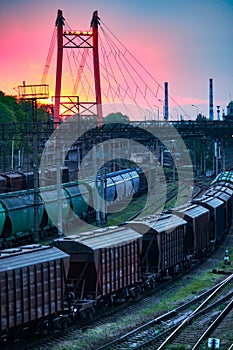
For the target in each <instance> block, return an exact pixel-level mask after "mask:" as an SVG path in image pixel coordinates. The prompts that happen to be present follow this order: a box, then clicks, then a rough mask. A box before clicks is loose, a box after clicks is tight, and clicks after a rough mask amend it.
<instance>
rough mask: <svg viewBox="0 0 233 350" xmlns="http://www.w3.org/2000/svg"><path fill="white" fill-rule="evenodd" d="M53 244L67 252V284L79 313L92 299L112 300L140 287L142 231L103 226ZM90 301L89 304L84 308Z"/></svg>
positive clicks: (127, 296) (140, 288)
mask: <svg viewBox="0 0 233 350" xmlns="http://www.w3.org/2000/svg"><path fill="white" fill-rule="evenodd" d="M53 246H54V247H57V248H59V249H61V250H63V251H64V252H65V253H67V254H69V255H70V269H69V273H68V285H69V288H70V292H72V293H73V300H74V301H75V298H78V303H76V304H75V308H76V309H78V310H79V313H81V315H82V317H86V316H87V311H88V312H89V311H91V312H93V302H95V303H97V302H98V304H102V303H104V304H112V303H114V302H119V301H121V302H122V300H126V299H128V298H130V297H132V296H135V295H137V294H138V293H139V292H140V291H142V280H141V277H142V276H141V271H140V255H141V246H142V235H141V234H139V233H137V232H136V231H134V230H132V229H131V228H130V227H107V228H102V229H97V230H95V231H91V232H85V233H81V234H76V235H72V236H67V237H64V238H61V239H57V240H55V241H54V242H53ZM88 300H89V304H90V302H91V303H92V308H91V310H89V308H87V305H88Z"/></svg>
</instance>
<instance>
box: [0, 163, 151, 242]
mask: <svg viewBox="0 0 233 350" xmlns="http://www.w3.org/2000/svg"><path fill="white" fill-rule="evenodd" d="M55 170H56V169H55ZM52 179H53V178H52V177H49V178H48V181H49V182H48V183H50V180H51V181H52ZM148 179H150V182H151V183H155V167H153V166H149V165H148V166H144V169H143V171H142V169H141V168H139V167H136V168H133V169H124V170H120V171H116V172H112V173H109V174H106V176H105V178H104V180H103V187H104V197H105V200H106V203H107V205H108V206H111V205H114V204H116V203H119V202H120V201H122V200H124V199H126V198H131V197H132V196H136V195H139V194H140V193H143V192H144V191H146V190H147V183H148ZM53 180H54V179H53ZM97 180H98V181H99V182H98V185H97V187H99V186H100V182H101V179H100V178H98V179H97ZM51 183H55V181H53V182H51ZM95 189H96V179H95V178H94V177H89V178H87V179H83V180H81V181H73V182H66V183H63V184H62V199H61V200H62V222H63V225H64V226H71V225H72V222H73V220H74V217H75V218H77V217H78V218H81V219H84V220H86V221H89V220H91V219H93V217H94V215H95V211H94V210H93V208H94V207H95V204H94V202H93V198H94V196H95ZM48 212H49V215H48ZM74 214H75V215H74ZM57 222H58V195H57V188H56V186H55V185H51V186H46V187H41V188H40V190H39V203H38V224H39V235H40V238H41V239H42V238H44V237H47V236H48V235H49V234H51V233H56V232H57V231H56V230H57V228H56V225H54V223H57ZM33 232H34V190H33V189H27V190H22V191H14V192H9V193H3V194H0V248H11V247H13V246H17V245H19V244H21V245H22V244H28V243H32V242H33Z"/></svg>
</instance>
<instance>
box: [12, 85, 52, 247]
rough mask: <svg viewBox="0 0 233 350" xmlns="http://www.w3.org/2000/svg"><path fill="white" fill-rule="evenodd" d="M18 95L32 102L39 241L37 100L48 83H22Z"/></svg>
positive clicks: (35, 236) (46, 95) (46, 92)
mask: <svg viewBox="0 0 233 350" xmlns="http://www.w3.org/2000/svg"><path fill="white" fill-rule="evenodd" d="M18 97H19V99H21V100H29V101H31V104H32V128H33V131H32V142H33V175H34V232H33V239H34V241H35V242H38V241H39V181H38V122H37V100H38V99H47V98H49V88H48V85H46V84H43V85H26V84H25V82H23V85H20V86H18Z"/></svg>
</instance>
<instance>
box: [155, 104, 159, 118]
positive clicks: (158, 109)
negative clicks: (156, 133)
mask: <svg viewBox="0 0 233 350" xmlns="http://www.w3.org/2000/svg"><path fill="white" fill-rule="evenodd" d="M154 107H156V108H157V111H158V121H159V106H157V105H154Z"/></svg>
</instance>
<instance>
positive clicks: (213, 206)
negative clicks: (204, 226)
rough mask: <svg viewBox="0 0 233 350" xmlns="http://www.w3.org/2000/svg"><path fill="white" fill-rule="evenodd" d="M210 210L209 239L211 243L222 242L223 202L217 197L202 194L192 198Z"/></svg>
mask: <svg viewBox="0 0 233 350" xmlns="http://www.w3.org/2000/svg"><path fill="white" fill-rule="evenodd" d="M192 203H195V204H199V205H202V206H203V207H205V208H207V209H209V211H210V225H209V232H210V241H211V243H212V244H213V245H215V244H218V243H219V242H222V240H223V236H224V231H225V229H224V223H225V222H224V217H225V213H224V202H223V201H222V200H220V199H219V198H217V197H213V196H211V197H209V196H203V197H200V198H196V199H193V200H192Z"/></svg>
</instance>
